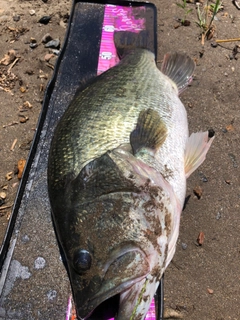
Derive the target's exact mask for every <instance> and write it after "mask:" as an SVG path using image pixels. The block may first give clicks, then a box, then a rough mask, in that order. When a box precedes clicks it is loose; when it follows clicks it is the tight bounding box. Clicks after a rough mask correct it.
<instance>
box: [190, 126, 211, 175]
mask: <svg viewBox="0 0 240 320" xmlns="http://www.w3.org/2000/svg"><path fill="white" fill-rule="evenodd" d="M213 140H214V136H213V137H211V138H210V139H209V132H208V131H205V132H197V133H192V134H191V136H190V137H189V138H188V142H187V145H186V149H185V175H186V178H188V177H189V176H190V175H191V174H192V173H193V172H194V171H195V170H196V169H197V168H198V167H199V166H200V165H201V164H202V163H203V161H204V160H205V158H206V154H207V152H208V150H209V148H210V146H211V144H212V142H213Z"/></svg>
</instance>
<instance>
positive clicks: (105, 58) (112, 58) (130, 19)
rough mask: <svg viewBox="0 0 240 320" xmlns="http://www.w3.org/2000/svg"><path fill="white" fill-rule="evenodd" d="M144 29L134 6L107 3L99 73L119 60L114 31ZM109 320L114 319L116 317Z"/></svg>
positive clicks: (152, 316) (152, 318) (151, 311)
mask: <svg viewBox="0 0 240 320" xmlns="http://www.w3.org/2000/svg"><path fill="white" fill-rule="evenodd" d="M138 10H143V11H145V7H138ZM142 30H145V19H144V18H141V19H136V18H135V17H134V15H133V7H127V6H126V7H123V6H115V5H106V6H105V12H104V20H103V28H102V37H101V44H100V52H99V60H98V71H97V72H98V74H101V73H102V72H104V71H106V70H108V69H109V68H112V67H114V66H115V65H116V64H117V63H118V62H119V58H118V55H117V51H116V48H115V45H114V31H131V32H136V33H138V32H140V31H142ZM155 319H156V318H155V303H154V299H153V300H152V302H151V305H150V308H149V310H148V313H147V315H146V318H145V320H155ZM109 320H114V318H111V319H109Z"/></svg>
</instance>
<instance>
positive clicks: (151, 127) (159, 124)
mask: <svg viewBox="0 0 240 320" xmlns="http://www.w3.org/2000/svg"><path fill="white" fill-rule="evenodd" d="M166 137H167V127H166V125H165V123H164V122H163V120H162V119H161V117H160V115H159V113H158V112H157V111H155V110H153V109H147V110H142V111H141V112H140V113H139V116H138V121H137V126H136V129H135V130H133V131H132V132H131V134H130V143H131V146H132V150H133V154H136V153H137V152H138V151H139V150H140V149H142V148H149V149H152V150H153V151H156V150H157V149H159V148H160V146H161V145H162V144H163V143H164V141H165V139H166Z"/></svg>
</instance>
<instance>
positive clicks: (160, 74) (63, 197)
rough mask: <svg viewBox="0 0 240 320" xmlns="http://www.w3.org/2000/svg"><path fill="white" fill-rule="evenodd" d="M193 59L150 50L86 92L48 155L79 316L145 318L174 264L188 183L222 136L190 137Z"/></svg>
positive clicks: (126, 58)
mask: <svg viewBox="0 0 240 320" xmlns="http://www.w3.org/2000/svg"><path fill="white" fill-rule="evenodd" d="M194 70H195V63H194V61H193V60H192V59H191V58H190V57H189V56H187V55H186V54H182V53H168V54H166V55H165V56H164V59H163V64H162V68H161V70H159V69H158V68H157V65H156V62H155V55H154V54H153V53H152V52H150V51H148V50H147V49H144V48H135V49H131V50H127V51H126V53H125V54H124V55H123V56H122V59H121V61H120V62H119V63H118V64H117V65H116V66H114V67H113V68H111V69H109V70H108V71H106V72H104V73H102V74H101V75H99V76H97V77H96V78H95V79H94V80H93V81H91V82H90V83H89V84H88V85H86V87H85V88H83V89H82V90H80V91H79V92H77V94H76V96H75V97H74V98H73V100H72V102H71V103H70V104H69V106H68V108H67V110H66V112H65V113H64V115H63V116H62V118H61V119H60V121H59V123H58V125H57V127H56V130H55V132H54V136H53V140H52V142H51V147H50V151H49V159H48V192H49V199H50V204H51V208H52V216H53V222H54V226H55V230H56V234H57V238H58V240H59V243H60V246H61V248H62V250H63V252H64V255H65V257H66V264H67V270H68V274H69V277H70V282H71V286H72V292H73V298H74V302H75V305H76V312H77V315H78V318H79V319H98V320H101V319H107V318H108V317H111V316H114V318H115V319H117V320H126V319H130V320H143V319H144V318H145V316H146V313H147V311H148V309H149V306H150V303H151V301H152V298H153V297H154V294H155V292H156V289H157V287H158V285H159V282H160V280H161V277H162V275H163V273H164V271H165V270H166V268H167V266H168V265H169V263H170V261H171V260H172V258H173V256H174V253H175V249H176V242H177V239H178V235H179V226H180V217H181V212H182V208H183V205H184V201H185V195H186V179H187V178H188V177H189V176H190V175H191V173H192V172H193V171H194V170H196V169H197V168H198V167H199V166H200V165H201V163H202V162H203V161H204V160H205V158H206V154H207V152H208V150H209V148H210V146H211V144H212V142H213V139H214V136H209V133H208V131H205V132H197V133H193V134H191V135H190V136H189V130H188V120H187V112H186V109H185V107H184V105H183V104H182V102H181V100H180V99H179V94H180V93H181V92H182V91H183V90H184V89H185V88H186V87H187V86H188V85H189V83H190V82H191V80H192V76H193V73H194Z"/></svg>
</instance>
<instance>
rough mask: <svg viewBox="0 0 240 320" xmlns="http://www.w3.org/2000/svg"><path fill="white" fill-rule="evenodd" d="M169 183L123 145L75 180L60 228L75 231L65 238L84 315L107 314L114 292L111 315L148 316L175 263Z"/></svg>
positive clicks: (79, 310)
mask: <svg viewBox="0 0 240 320" xmlns="http://www.w3.org/2000/svg"><path fill="white" fill-rule="evenodd" d="M149 177H151V179H149ZM165 184H166V182H165V181H164V178H163V177H162V176H161V175H160V174H159V173H157V172H155V170H154V169H152V168H149V167H148V166H147V165H146V164H144V163H142V162H141V161H140V160H137V159H136V158H135V157H134V156H133V155H132V154H130V153H129V152H128V151H126V150H124V149H121V148H120V149H119V150H114V151H111V152H110V151H109V152H107V153H106V154H104V155H103V156H101V157H100V158H98V159H95V160H94V161H92V162H91V163H89V164H88V165H87V166H85V167H84V169H82V171H81V173H80V174H79V175H78V176H77V177H76V179H74V181H72V183H70V184H69V186H68V189H67V190H66V195H67V197H68V199H67V200H66V203H68V210H67V211H68V214H66V217H65V222H64V224H62V226H61V227H60V228H66V229H65V230H63V229H62V230H59V233H60V234H65V235H66V233H67V232H68V236H64V237H62V239H61V243H62V246H63V249H64V252H65V255H66V257H67V263H68V271H69V275H70V280H71V286H72V291H73V296H74V301H75V304H76V311H77V314H78V317H79V318H80V319H88V318H89V319H94V313H95V312H96V313H97V314H98V316H97V319H99V320H100V319H106V318H107V316H106V313H108V311H109V310H110V309H111V308H112V304H113V303H112V301H113V299H114V301H115V302H114V303H115V304H116V308H115V309H114V310H112V311H111V310H110V311H111V312H113V313H114V314H111V316H114V315H116V314H117V319H118V320H125V319H144V316H145V314H146V313H147V311H148V309H149V306H150V303H151V300H152V298H153V296H154V293H155V291H156V289H157V286H158V283H159V281H160V279H161V276H162V274H163V272H164V270H165V267H166V265H167V263H168V262H167V261H168V240H169V238H170V237H171V228H172V223H173V222H172V219H171V213H172V211H173V210H174V208H175V204H174V199H172V190H171V188H170V187H169V186H167V185H165ZM70 212H71V214H70ZM166 217H168V218H166ZM69 231H70V232H69ZM116 301H117V302H116ZM103 304H104V308H103V309H104V311H100V310H99V308H101V305H103ZM110 311H109V312H110ZM101 312H102V314H103V316H102V317H101V316H100V314H101Z"/></svg>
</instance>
